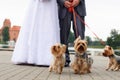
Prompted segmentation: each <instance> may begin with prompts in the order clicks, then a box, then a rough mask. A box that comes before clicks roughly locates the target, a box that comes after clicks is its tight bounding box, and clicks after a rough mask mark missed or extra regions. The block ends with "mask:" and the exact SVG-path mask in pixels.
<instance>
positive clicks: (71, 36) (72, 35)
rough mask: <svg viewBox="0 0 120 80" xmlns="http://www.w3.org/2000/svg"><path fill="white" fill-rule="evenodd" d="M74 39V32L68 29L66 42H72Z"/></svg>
mask: <svg viewBox="0 0 120 80" xmlns="http://www.w3.org/2000/svg"><path fill="white" fill-rule="evenodd" d="M74 40H75V37H74V33H73V32H72V31H70V34H69V39H68V43H73V42H74Z"/></svg>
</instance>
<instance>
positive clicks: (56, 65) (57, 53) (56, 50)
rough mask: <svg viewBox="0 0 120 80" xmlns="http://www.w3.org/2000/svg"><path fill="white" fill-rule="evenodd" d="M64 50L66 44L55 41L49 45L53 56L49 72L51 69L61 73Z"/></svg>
mask: <svg viewBox="0 0 120 80" xmlns="http://www.w3.org/2000/svg"><path fill="white" fill-rule="evenodd" d="M65 51H66V45H64V44H63V45H62V44H60V43H57V44H55V45H53V46H52V47H51V52H52V55H53V56H54V59H53V62H52V64H51V65H50V67H49V71H50V72H51V71H52V70H53V71H55V72H56V73H59V74H61V73H62V70H63V67H64V65H65V56H63V55H64V54H65Z"/></svg>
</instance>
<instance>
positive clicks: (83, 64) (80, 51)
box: [71, 37, 93, 74]
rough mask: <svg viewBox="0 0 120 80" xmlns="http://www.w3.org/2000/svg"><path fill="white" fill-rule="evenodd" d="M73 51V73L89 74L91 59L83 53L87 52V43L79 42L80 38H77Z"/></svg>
mask: <svg viewBox="0 0 120 80" xmlns="http://www.w3.org/2000/svg"><path fill="white" fill-rule="evenodd" d="M74 49H75V52H76V54H75V58H74V61H73V62H72V63H71V67H72V69H73V70H74V73H75V74H78V73H80V74H84V73H90V72H91V71H90V68H91V64H92V63H93V59H92V58H88V55H87V54H86V53H85V51H86V50H87V41H85V40H81V38H80V37H78V38H77V39H76V40H75V41H74Z"/></svg>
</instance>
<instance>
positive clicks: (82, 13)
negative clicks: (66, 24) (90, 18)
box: [57, 0, 86, 19]
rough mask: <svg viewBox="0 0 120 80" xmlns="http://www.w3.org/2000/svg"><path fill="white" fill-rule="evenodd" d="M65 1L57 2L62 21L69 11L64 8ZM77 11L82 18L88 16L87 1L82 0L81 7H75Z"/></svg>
mask: <svg viewBox="0 0 120 80" xmlns="http://www.w3.org/2000/svg"><path fill="white" fill-rule="evenodd" d="M65 1H66V0H57V3H58V13H59V18H61V19H63V18H64V17H65V16H66V13H67V11H68V10H67V8H66V7H65V6H64V2H65ZM75 11H76V12H77V13H78V14H79V15H80V16H86V7H85V0H80V3H79V5H78V6H76V7H75Z"/></svg>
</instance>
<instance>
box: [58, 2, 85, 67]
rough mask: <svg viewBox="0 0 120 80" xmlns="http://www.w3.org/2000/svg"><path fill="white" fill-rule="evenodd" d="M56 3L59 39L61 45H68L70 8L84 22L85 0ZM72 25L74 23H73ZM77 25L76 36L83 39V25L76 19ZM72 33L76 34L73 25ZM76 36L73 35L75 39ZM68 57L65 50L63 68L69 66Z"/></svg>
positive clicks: (71, 17)
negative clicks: (72, 8)
mask: <svg viewBox="0 0 120 80" xmlns="http://www.w3.org/2000/svg"><path fill="white" fill-rule="evenodd" d="M57 3H58V10H59V11H58V13H59V23H60V37H61V43H62V44H66V45H68V36H69V33H70V27H71V21H73V14H72V12H70V11H69V8H70V7H74V9H75V11H76V12H77V14H78V15H79V16H80V17H81V18H82V20H83V21H84V17H85V16H86V8H85V0H57ZM73 24H74V21H73ZM76 24H77V34H78V35H80V36H81V39H84V36H85V25H84V24H83V23H82V22H81V21H80V20H79V19H78V18H76ZM73 30H74V33H76V29H75V27H74V25H73ZM76 37H77V35H76V34H75V38H76ZM69 63H70V57H69V51H68V48H67V49H66V64H65V66H69Z"/></svg>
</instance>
